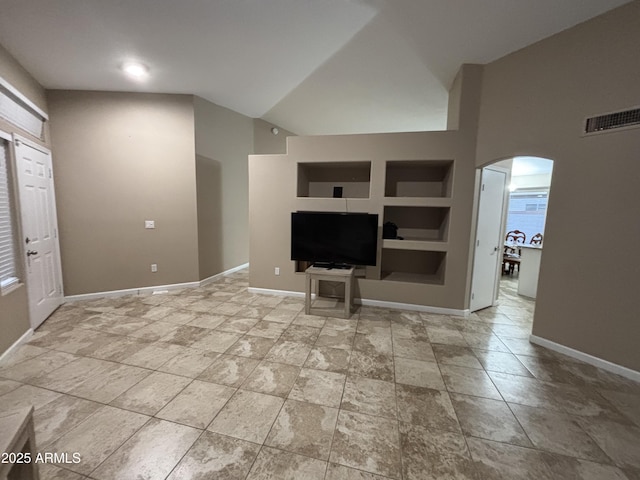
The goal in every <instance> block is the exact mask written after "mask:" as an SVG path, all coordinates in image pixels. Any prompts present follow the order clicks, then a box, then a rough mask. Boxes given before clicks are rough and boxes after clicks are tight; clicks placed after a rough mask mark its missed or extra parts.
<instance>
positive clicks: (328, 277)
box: [304, 265, 355, 318]
mask: <svg viewBox="0 0 640 480" xmlns="http://www.w3.org/2000/svg"><path fill="white" fill-rule="evenodd" d="M354 271H355V269H354V268H353V267H347V268H344V267H342V268H339V267H333V268H329V269H327V268H323V267H318V266H316V265H313V266H311V267H309V268H307V269H306V270H305V304H304V313H306V314H307V315H320V316H329V317H334V316H336V309H331V310H329V309H326V308H322V309H320V308H311V283H312V281H313V280H315V281H316V292H317V293H316V297H319V296H320V281H321V280H325V281H329V282H344V312H343V318H350V317H351V309H352V305H353V278H354V274H353V273H354Z"/></svg>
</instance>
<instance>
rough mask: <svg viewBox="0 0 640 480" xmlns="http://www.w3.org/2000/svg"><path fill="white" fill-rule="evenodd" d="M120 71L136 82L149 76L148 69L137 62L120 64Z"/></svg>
mask: <svg viewBox="0 0 640 480" xmlns="http://www.w3.org/2000/svg"><path fill="white" fill-rule="evenodd" d="M122 71H123V72H124V73H126V74H127V75H128V76H129V77H131V78H135V79H136V80H143V79H144V78H146V77H147V76H149V67H147V66H146V65H144V64H142V63H139V62H126V63H123V64H122Z"/></svg>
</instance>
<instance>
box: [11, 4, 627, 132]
mask: <svg viewBox="0 0 640 480" xmlns="http://www.w3.org/2000/svg"><path fill="white" fill-rule="evenodd" d="M628 1H629V0H481V1H479V0H179V1H176V0H0V43H1V44H2V45H3V46H4V47H5V48H6V49H7V50H8V51H9V52H10V53H11V54H12V55H13V56H14V57H15V58H16V59H17V60H18V61H19V62H20V63H21V64H22V65H23V66H24V67H25V68H26V69H27V70H28V71H29V72H31V73H32V75H33V76H34V77H35V78H36V79H37V80H38V81H39V82H40V83H41V84H42V85H43V86H44V87H46V88H50V89H81V90H110V91H143V92H163V93H190V94H195V95H198V96H201V97H203V98H205V99H207V100H209V101H211V102H213V103H216V104H218V105H222V106H224V107H227V108H230V109H232V110H235V111H237V112H240V113H242V114H244V115H247V116H250V117H260V118H264V119H265V120H268V121H270V122H273V123H275V124H278V125H280V126H282V127H284V128H286V129H288V130H291V131H293V132H295V133H298V134H306V135H316V134H341V133H374V132H397V131H421V130H443V129H444V128H445V125H446V106H447V91H448V89H449V87H450V85H451V82H452V81H453V78H454V76H455V74H456V72H457V70H458V69H459V68H460V65H462V64H463V63H481V64H483V63H488V62H491V61H493V60H496V59H498V58H500V57H502V56H504V55H506V54H508V53H511V52H514V51H516V50H518V49H520V48H523V47H525V46H527V45H530V44H531V43H534V42H536V41H538V40H541V39H543V38H545V37H548V36H550V35H553V34H555V33H557V32H560V31H562V30H564V29H566V28H569V27H571V26H573V25H576V24H578V23H580V22H583V21H585V20H587V19H589V18H591V17H594V16H597V15H599V14H601V13H603V12H605V11H607V10H610V9H612V8H615V7H617V6H619V5H622V4H624V3H627V2H628ZM128 60H138V61H141V62H142V63H144V64H145V65H147V66H148V67H149V71H150V75H149V77H148V78H147V79H146V81H138V82H135V81H132V80H130V79H129V78H127V77H125V76H124V75H123V74H122V71H121V70H120V67H121V65H122V64H123V62H126V61H128Z"/></svg>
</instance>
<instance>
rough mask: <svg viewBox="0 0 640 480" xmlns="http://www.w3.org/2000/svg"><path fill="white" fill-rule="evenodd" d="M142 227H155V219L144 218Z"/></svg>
mask: <svg viewBox="0 0 640 480" xmlns="http://www.w3.org/2000/svg"><path fill="white" fill-rule="evenodd" d="M144 228H156V221H155V220H145V221H144Z"/></svg>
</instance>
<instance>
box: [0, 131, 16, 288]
mask: <svg viewBox="0 0 640 480" xmlns="http://www.w3.org/2000/svg"><path fill="white" fill-rule="evenodd" d="M8 163H9V162H8V155H7V142H6V141H5V140H3V139H1V138H0V291H2V290H5V289H7V288H9V287H10V286H12V285H14V284H16V283H18V276H17V272H16V252H17V249H16V243H15V234H14V233H15V230H14V219H13V212H12V208H11V207H12V198H11V188H10V187H11V182H10V180H9V165H8Z"/></svg>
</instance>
